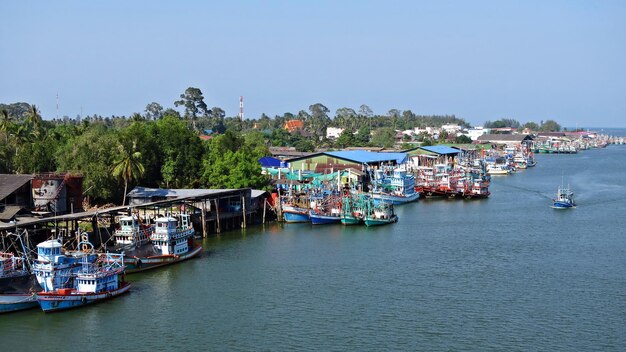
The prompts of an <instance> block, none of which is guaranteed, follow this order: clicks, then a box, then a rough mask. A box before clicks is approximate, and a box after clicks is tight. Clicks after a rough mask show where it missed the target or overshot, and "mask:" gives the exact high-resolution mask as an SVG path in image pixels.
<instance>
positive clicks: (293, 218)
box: [281, 194, 311, 222]
mask: <svg viewBox="0 0 626 352" xmlns="http://www.w3.org/2000/svg"><path fill="white" fill-rule="evenodd" d="M310 201H311V200H310V198H309V195H307V194H298V195H287V196H285V197H284V198H282V199H281V208H282V213H283V220H284V221H285V222H310V221H311V218H310V216H309V209H310V206H309V204H310Z"/></svg>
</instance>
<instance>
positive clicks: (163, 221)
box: [151, 214, 194, 255]
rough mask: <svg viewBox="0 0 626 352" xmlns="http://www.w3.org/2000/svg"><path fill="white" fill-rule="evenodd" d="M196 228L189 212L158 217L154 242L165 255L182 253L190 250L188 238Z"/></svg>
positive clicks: (153, 234)
mask: <svg viewBox="0 0 626 352" xmlns="http://www.w3.org/2000/svg"><path fill="white" fill-rule="evenodd" d="M193 234H194V229H193V226H192V224H191V216H190V215H189V214H178V215H177V216H176V217H173V216H166V217H162V218H157V219H156V224H155V228H154V232H153V233H152V237H151V240H152V243H153V244H154V246H155V247H156V248H159V249H160V250H161V253H162V254H164V255H180V254H184V253H187V251H189V243H188V239H189V238H190V237H191V236H193Z"/></svg>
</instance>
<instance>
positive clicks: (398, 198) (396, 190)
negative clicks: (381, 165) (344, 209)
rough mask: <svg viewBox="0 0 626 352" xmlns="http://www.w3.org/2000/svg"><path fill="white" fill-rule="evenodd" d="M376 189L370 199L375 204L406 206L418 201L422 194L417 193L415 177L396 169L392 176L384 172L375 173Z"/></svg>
mask: <svg viewBox="0 0 626 352" xmlns="http://www.w3.org/2000/svg"><path fill="white" fill-rule="evenodd" d="M375 176H376V177H375V182H374V188H373V189H372V191H371V193H370V197H371V198H372V199H373V200H374V202H376V203H378V202H381V203H383V202H384V203H392V204H404V203H409V202H414V201H416V200H417V199H418V198H419V196H420V194H419V193H418V192H417V191H415V176H413V175H412V174H409V173H407V172H406V170H403V169H394V170H393V172H392V174H391V175H390V176H388V175H386V174H385V173H384V170H382V169H378V170H376V173H375Z"/></svg>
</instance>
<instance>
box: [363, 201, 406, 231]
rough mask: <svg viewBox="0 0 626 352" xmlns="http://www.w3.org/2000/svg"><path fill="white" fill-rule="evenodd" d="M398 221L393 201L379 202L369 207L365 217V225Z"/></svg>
mask: <svg viewBox="0 0 626 352" xmlns="http://www.w3.org/2000/svg"><path fill="white" fill-rule="evenodd" d="M397 221H398V216H397V215H396V214H395V213H394V211H393V204H392V203H377V204H375V205H374V206H372V207H371V208H369V209H368V212H367V215H365V218H364V219H363V222H364V223H365V226H379V225H387V224H391V223H394V222H397Z"/></svg>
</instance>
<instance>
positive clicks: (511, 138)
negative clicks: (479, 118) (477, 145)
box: [478, 134, 532, 142]
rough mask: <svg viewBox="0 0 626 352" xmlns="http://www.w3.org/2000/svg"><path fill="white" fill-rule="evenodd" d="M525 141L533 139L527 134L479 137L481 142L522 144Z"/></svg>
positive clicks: (484, 135) (485, 135)
mask: <svg viewBox="0 0 626 352" xmlns="http://www.w3.org/2000/svg"><path fill="white" fill-rule="evenodd" d="M525 139H532V137H530V136H529V135H527V134H483V135H481V136H479V137H478V140H479V141H511V142H521V141H523V140H525Z"/></svg>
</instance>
